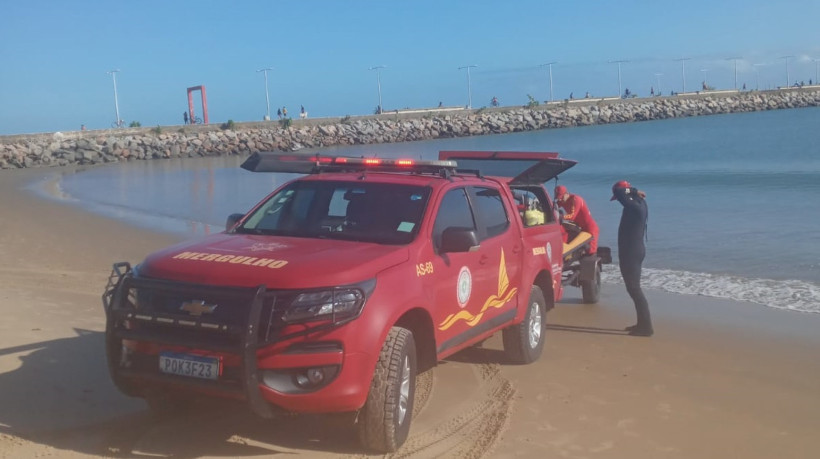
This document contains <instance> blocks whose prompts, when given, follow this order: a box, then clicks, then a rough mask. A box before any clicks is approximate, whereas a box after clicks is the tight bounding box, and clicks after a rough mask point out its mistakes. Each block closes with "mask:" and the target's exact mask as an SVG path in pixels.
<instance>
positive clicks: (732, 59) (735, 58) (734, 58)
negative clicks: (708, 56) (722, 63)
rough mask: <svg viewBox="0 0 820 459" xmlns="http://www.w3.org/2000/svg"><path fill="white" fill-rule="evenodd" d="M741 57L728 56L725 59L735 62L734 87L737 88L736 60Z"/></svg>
mask: <svg viewBox="0 0 820 459" xmlns="http://www.w3.org/2000/svg"><path fill="white" fill-rule="evenodd" d="M738 59H741V58H740V57H729V58H726V60H727V61H734V62H735V89H737V60H738Z"/></svg>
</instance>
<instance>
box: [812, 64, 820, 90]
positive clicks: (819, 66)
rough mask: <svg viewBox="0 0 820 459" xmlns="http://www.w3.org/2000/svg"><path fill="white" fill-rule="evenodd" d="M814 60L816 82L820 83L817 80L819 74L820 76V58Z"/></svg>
mask: <svg viewBox="0 0 820 459" xmlns="http://www.w3.org/2000/svg"><path fill="white" fill-rule="evenodd" d="M813 61H814V84H820V81H817V78H818V76H820V59H813Z"/></svg>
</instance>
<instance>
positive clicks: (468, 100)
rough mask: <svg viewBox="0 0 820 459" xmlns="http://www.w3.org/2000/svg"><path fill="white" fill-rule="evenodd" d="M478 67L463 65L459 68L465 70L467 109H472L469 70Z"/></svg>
mask: <svg viewBox="0 0 820 459" xmlns="http://www.w3.org/2000/svg"><path fill="white" fill-rule="evenodd" d="M475 67H478V66H477V65H465V66H463V67H459V68H458V69H459V70H463V69H467V108H473V90H472V88H471V84H470V69H471V68H475Z"/></svg>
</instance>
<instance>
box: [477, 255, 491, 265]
mask: <svg viewBox="0 0 820 459" xmlns="http://www.w3.org/2000/svg"><path fill="white" fill-rule="evenodd" d="M489 259H490V257H488V256H487V255H482V256H481V258H479V259H478V263H479V264H481V265H486V264H487V260H489Z"/></svg>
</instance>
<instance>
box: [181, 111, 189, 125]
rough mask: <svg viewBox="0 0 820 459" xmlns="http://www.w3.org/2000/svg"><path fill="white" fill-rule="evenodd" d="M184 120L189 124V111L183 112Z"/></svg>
mask: <svg viewBox="0 0 820 459" xmlns="http://www.w3.org/2000/svg"><path fill="white" fill-rule="evenodd" d="M182 122H183V123H185V124H188V112H182Z"/></svg>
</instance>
